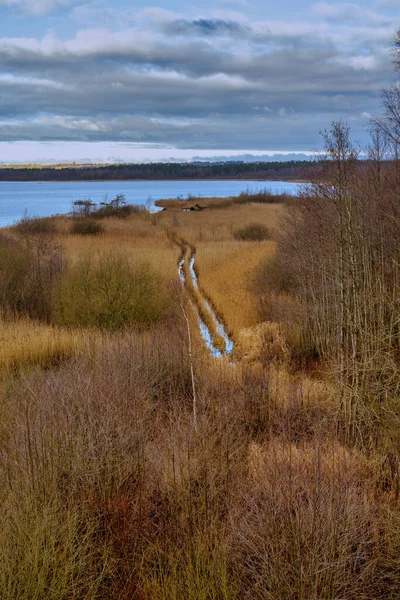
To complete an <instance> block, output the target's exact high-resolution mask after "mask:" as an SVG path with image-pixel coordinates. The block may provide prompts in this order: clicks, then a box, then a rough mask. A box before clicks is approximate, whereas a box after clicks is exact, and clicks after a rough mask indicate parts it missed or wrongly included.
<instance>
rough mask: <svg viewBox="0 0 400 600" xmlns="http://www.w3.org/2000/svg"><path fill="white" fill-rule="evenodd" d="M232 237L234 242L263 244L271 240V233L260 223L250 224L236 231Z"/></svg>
mask: <svg viewBox="0 0 400 600" xmlns="http://www.w3.org/2000/svg"><path fill="white" fill-rule="evenodd" d="M233 236H234V238H235V239H236V240H241V241H243V242H263V241H265V240H269V239H271V233H270V231H269V229H268V227H266V226H265V225H262V224H261V223H250V224H249V225H246V226H245V227H241V228H240V229H236V230H235V231H234V232H233Z"/></svg>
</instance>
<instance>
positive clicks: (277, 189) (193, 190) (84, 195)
mask: <svg viewBox="0 0 400 600" xmlns="http://www.w3.org/2000/svg"><path fill="white" fill-rule="evenodd" d="M298 187H299V185H298V184H296V183H290V182H286V181H209V180H196V181H191V180H190V181H46V182H42V183H41V182H34V181H0V227H5V226H7V225H11V224H12V223H14V222H15V221H17V220H18V219H20V218H21V217H22V216H23V215H24V212H25V211H26V212H27V213H28V215H30V216H38V217H45V216H48V215H53V214H65V213H68V212H70V211H71V209H72V203H73V202H74V201H75V200H91V201H92V202H95V203H100V202H102V201H103V200H104V198H105V196H106V195H107V196H108V200H112V198H114V197H115V196H116V195H117V194H124V196H125V198H126V200H127V202H128V203H129V204H145V203H146V202H147V200H148V198H149V197H151V198H152V200H160V199H165V198H177V197H183V198H187V196H188V195H192V196H198V197H202V198H212V197H214V196H216V197H217V198H225V197H227V196H236V195H238V194H240V192H242V191H243V190H245V189H246V188H248V189H249V190H251V191H253V192H258V191H260V190H262V189H264V188H267V189H269V190H271V191H272V192H274V193H277V194H279V193H281V192H286V193H292V194H295V193H296V192H297V190H298Z"/></svg>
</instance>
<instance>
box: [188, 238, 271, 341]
mask: <svg viewBox="0 0 400 600" xmlns="http://www.w3.org/2000/svg"><path fill="white" fill-rule="evenodd" d="M273 252H274V243H273V242H262V243H260V242H236V241H226V242H215V243H208V244H199V245H198V246H197V252H196V265H197V269H198V273H199V282H200V285H201V287H202V289H203V290H204V292H205V293H206V295H207V296H208V297H209V298H210V299H211V300H212V302H213V304H214V306H215V308H216V310H217V312H218V313H219V314H220V315H221V316H222V317H223V318H224V320H225V322H226V324H227V327H228V329H229V331H230V332H231V333H232V334H233V336H234V337H235V338H237V337H238V336H239V334H240V330H241V329H243V328H248V327H252V326H254V325H256V323H257V322H258V315H257V310H256V308H255V304H254V298H253V295H252V293H251V291H250V289H249V277H250V276H251V272H252V270H253V269H254V268H255V267H256V266H257V264H258V263H259V262H260V260H261V259H262V258H263V257H264V256H266V255H267V256H268V255H271V256H272V254H273Z"/></svg>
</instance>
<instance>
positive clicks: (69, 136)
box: [0, 20, 391, 150]
mask: <svg viewBox="0 0 400 600" xmlns="http://www.w3.org/2000/svg"><path fill="white" fill-rule="evenodd" d="M205 21H206V20H197V21H192V22H191V21H183V22H182V21H180V23H181V25H182V23H183V24H184V25H185V27H186V25H187V24H190V23H192V24H193V23H196V27H199V28H200V31H203V29H207V27H208V30H209V31H214V32H215V31H218V30H220V31H221V33H222V31H226V32H230V35H232V36H234V35H236V34H235V33H234V32H235V31H237V32H239V31H246V32H247V33H248V38H247V39H248V41H247V42H246V44H247V46H246V52H241V51H240V50H238V48H237V45H236V44H235V43H233V44H231V45H229V44H225V43H223V44H222V43H220V40H219V39H218V38H219V35H220V34H218V35H217V34H216V33H212V34H211V33H208V34H206V35H203V34H202V36H200V37H199V38H197V37H196V39H192V38H191V36H190V35H189V36H187V35H186V34H182V37H178V38H174V39H173V40H170V39H169V38H168V36H165V35H161V34H160V31H158V33H157V34H154V33H152V34H151V35H150V34H149V33H148V32H143V31H138V30H134V29H131V30H126V31H121V32H120V33H119V34H112V33H110V32H107V31H105V30H101V31H99V32H95V31H93V30H88V31H85V32H82V33H80V34H79V35H77V37H76V38H75V39H73V40H69V41H66V42H62V41H60V40H57V39H54V38H52V37H46V38H44V39H42V40H33V39H32V40H29V39H5V38H3V39H0V72H3V73H4V74H5V75H3V76H0V139H2V140H24V139H31V140H35V139H41V140H62V139H64V140H82V141H86V140H88V141H101V140H109V141H112V140H118V141H135V142H139V143H152V144H153V143H158V144H174V145H176V146H177V147H181V148H184V147H187V148H188V147H191V148H193V147H198V148H207V147H210V148H218V147H219V148H221V147H226V148H246V147H253V148H254V147H259V148H260V149H262V148H263V149H268V148H271V147H273V148H275V149H287V148H288V147H291V148H294V147H296V149H299V150H301V149H303V150H304V149H310V148H313V147H315V146H316V144H317V143H318V131H319V129H321V128H324V127H325V126H326V125H328V124H329V121H330V120H331V119H332V118H335V117H336V116H338V114H341V115H343V116H345V117H347V118H348V119H349V120H351V119H354V126H355V128H356V129H357V128H359V130H360V131H362V129H361V125H360V124H361V122H362V118H361V116H358V115H362V113H367V112H375V110H376V106H377V97H378V93H379V90H380V88H381V87H382V86H383V85H384V84H385V82H386V81H387V80H388V79H389V76H390V74H391V66H390V59H389V57H386V55H385V53H384V52H380V51H378V50H377V49H376V48H375V47H374V46H371V47H370V50H369V51H370V57H368V56H365V47H364V46H363V45H362V44H361V45H360V49H358V48H357V44H358V42H357V44H355V46H354V48H353V49H352V50H351V51H349V50H344V49H343V48H341V47H339V46H338V44H336V43H335V42H334V41H333V39H331V38H329V37H328V36H326V37H325V38H323V37H322V36H319V37H318V36H315V37H314V38H313V39H312V40H311V41H310V42H309V43H307V36H306V35H304V34H303V33H302V31H301V29H299V28H297V29H296V28H293V35H291V33H290V27H288V28H287V30H286V31H285V32H284V33H282V34H279V33H278V32H275V33H274V32H273V31H272V32H271V35H270V36H269V40H268V43H266V44H262V43H259V42H258V41H256V40H255V39H253V37H252V36H253V35H255V34H254V31H255V28H254V27H250V26H249V27H244V26H242V25H241V24H240V23H230V22H228V21H226V22H225V21H219V20H217V21H216V20H212V21H210V22H209V24H208V25H206V26H205V25H204V22H205ZM207 22H208V21H207ZM173 23H175V26H176V23H179V21H176V20H175V21H174V22H173ZM210 23H212V24H213V25H210ZM225 23H228V24H229V27H228V26H227V27H225V25H222V24H225ZM233 25H234V26H235V27H233ZM191 26H192V25H190V27H191ZM190 27H189V28H190ZM213 28H214V29H213ZM299 32H300V33H299ZM367 33H368V30H367V29H366V31H365V32H364V33H362V34H361V32H360V34H359V35H360V38H361V39H363V36H364V38H365V37H367ZM224 35H225V34H224ZM349 52H350V54H349ZM265 106H267V107H268V111H265V110H264V111H257V110H255V109H254V107H265ZM282 109H284V110H282Z"/></svg>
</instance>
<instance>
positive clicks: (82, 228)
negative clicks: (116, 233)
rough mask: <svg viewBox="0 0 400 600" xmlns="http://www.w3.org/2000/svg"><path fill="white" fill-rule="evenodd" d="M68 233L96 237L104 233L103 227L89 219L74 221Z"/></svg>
mask: <svg viewBox="0 0 400 600" xmlns="http://www.w3.org/2000/svg"><path fill="white" fill-rule="evenodd" d="M70 232H71V233H72V234H74V235H98V234H99V233H103V232H104V227H103V226H102V225H101V224H100V223H98V222H97V221H96V220H95V219H92V218H91V217H84V218H79V219H74V220H73V221H72V224H71V228H70Z"/></svg>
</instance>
